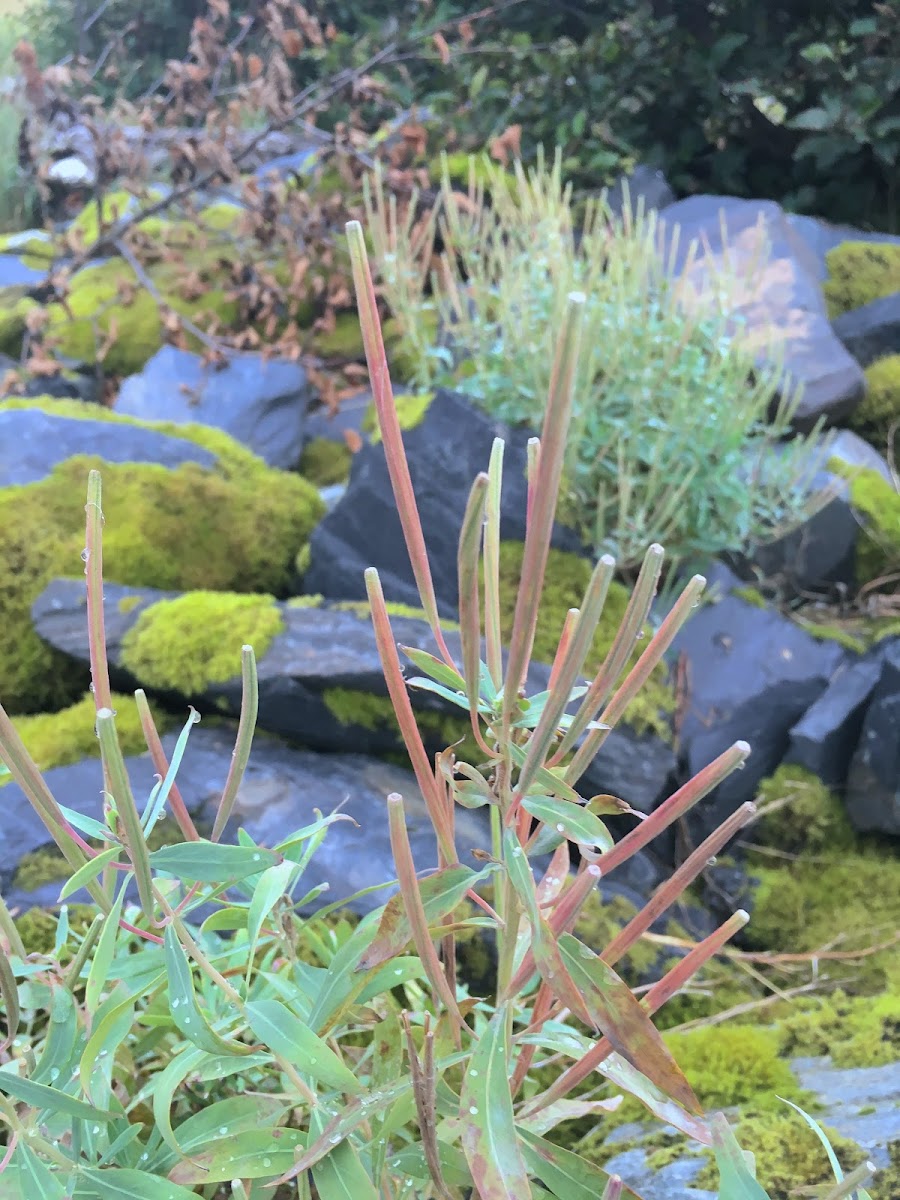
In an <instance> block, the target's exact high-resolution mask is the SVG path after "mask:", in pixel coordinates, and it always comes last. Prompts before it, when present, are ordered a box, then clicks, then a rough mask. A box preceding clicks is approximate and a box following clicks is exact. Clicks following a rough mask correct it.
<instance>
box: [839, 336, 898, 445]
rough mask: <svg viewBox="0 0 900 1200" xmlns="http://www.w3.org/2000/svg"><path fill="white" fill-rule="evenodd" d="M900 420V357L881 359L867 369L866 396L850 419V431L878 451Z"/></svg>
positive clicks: (893, 355) (886, 442)
mask: <svg viewBox="0 0 900 1200" xmlns="http://www.w3.org/2000/svg"><path fill="white" fill-rule="evenodd" d="M898 421H900V354H891V355H888V357H887V358H881V359H879V360H878V362H875V363H872V365H871V366H870V367H869V368H868V369H867V370H866V394H865V396H864V397H863V399H862V402H861V403H860V405H859V406H858V407H857V408H856V409H854V411H853V413H852V415H851V417H850V422H849V423H850V428H851V429H854V430H856V432H857V433H858V434H860V435H861V436H862V437H864V438H866V439H867V440H868V441H869V442H871V443H872V444H873V445H874V446H876V447H877V448H878V449H879V450H882V451H884V449H885V447H886V446H887V445H888V440H889V437H890V432H891V428H892V427H893V426H895V425H896V424H897V422H898Z"/></svg>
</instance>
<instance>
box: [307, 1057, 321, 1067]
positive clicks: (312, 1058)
mask: <svg viewBox="0 0 900 1200" xmlns="http://www.w3.org/2000/svg"><path fill="white" fill-rule="evenodd" d="M309 1061H310V1063H311V1064H312V1065H313V1066H315V1064H316V1063H317V1062H318V1061H319V1060H318V1059H317V1058H316V1056H315V1055H314V1054H313V1055H312V1056H311V1057H310V1060H309Z"/></svg>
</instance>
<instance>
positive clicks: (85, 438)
mask: <svg viewBox="0 0 900 1200" xmlns="http://www.w3.org/2000/svg"><path fill="white" fill-rule="evenodd" d="M90 411H91V409H90V408H88V407H87V406H85V414H86V415H85V416H84V417H68V416H62V415H60V414H58V413H54V412H52V411H45V410H43V409H40V408H22V409H13V408H4V407H3V406H2V404H0V487H8V486H9V485H10V484H26V483H37V482H39V481H40V480H41V479H46V478H47V476H48V475H49V474H50V473H51V472H52V470H53V468H54V467H56V466H58V465H59V464H60V463H62V462H65V461H66V459H68V458H72V457H73V456H74V455H77V454H90V455H97V456H99V457H100V458H103V459H105V460H106V462H110V463H128V462H135V463H158V464H159V465H161V466H164V467H173V468H174V467H179V466H181V465H182V464H183V463H188V462H193V463H198V464H199V465H200V466H202V467H211V466H213V465H214V464H215V461H216V457H215V455H214V454H211V453H210V452H209V451H208V450H205V449H204V448H203V447H201V446H198V445H196V444H195V443H193V442H189V441H187V440H185V439H183V438H179V437H173V436H171V435H169V434H165V433H160V432H158V431H157V430H154V429H141V428H140V427H139V426H133V425H126V424H124V423H122V424H119V423H118V422H112V421H98V420H92V419H91V417H90V415H89V414H90Z"/></svg>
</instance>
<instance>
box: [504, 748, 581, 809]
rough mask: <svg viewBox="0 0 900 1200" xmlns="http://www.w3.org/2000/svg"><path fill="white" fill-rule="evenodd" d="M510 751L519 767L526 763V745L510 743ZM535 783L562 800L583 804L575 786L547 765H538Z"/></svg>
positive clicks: (535, 772)
mask: <svg viewBox="0 0 900 1200" xmlns="http://www.w3.org/2000/svg"><path fill="white" fill-rule="evenodd" d="M508 749H509V753H510V756H511V757H512V760H513V762H514V763H515V764H516V766H518V767H522V766H524V765H525V760H526V757H527V754H526V750H525V748H524V746H517V745H515V743H514V742H511V743H510V744H509V747H508ZM534 783H535V784H536V785H537V786H538V787H539V788H540V789H541V791H543V792H546V793H547V794H548V795H550V796H558V797H559V798H560V799H561V800H569V801H571V802H572V803H573V804H578V805H580V804H581V797H580V796H579V795H578V793H577V792H576V791H575V789H574V788H573V787H570V786H569V784H567V783H566V781H565V780H564V779H563V778H562V777H561V776H560V775H557V774H556V773H555V772H553V771H551V770H549V769H548V768H547V767H537V768H536V769H535V771H534Z"/></svg>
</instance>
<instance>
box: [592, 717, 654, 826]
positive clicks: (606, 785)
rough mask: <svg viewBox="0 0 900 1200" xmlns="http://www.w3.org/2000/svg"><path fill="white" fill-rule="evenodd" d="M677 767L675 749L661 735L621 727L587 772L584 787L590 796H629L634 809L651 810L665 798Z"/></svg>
mask: <svg viewBox="0 0 900 1200" xmlns="http://www.w3.org/2000/svg"><path fill="white" fill-rule="evenodd" d="M677 769H678V758H677V756H676V754H675V751H674V750H673V749H672V747H671V746H669V745H667V744H666V743H665V742H664V741H663V740H662V739H661V738H659V737H656V736H655V735H654V734H644V735H641V734H637V733H635V732H634V731H633V730H630V729H628V728H627V727H626V726H617V727H616V728H615V729H613V730H612V731H611V732H610V734H609V736H608V737H607V739H606V741H605V742H604V743H603V746H602V748H601V750H600V753H599V754H598V755H597V757H596V758H595V759H594V761H593V762H592V763H591V764H590V766H589V767H588V769H587V771H585V773H584V775H583V776H582V778H581V784H580V786H581V788H582V790H583V791H584V793H585V794H586V795H591V796H596V795H599V794H601V793H603V794H607V795H613V796H623V797H624V796H628V797H629V800H628V803H629V804H631V806H632V807H633V808H637V809H639V810H640V811H641V812H643V813H651V812H652V811H653V809H654V808H656V806H657V805H658V804H659V803H660V801H661V800H663V799H664V798H665V791H666V787H667V785H668V784H669V783H670V782H671V781H672V780H673V779H674V778H675V775H676V773H677Z"/></svg>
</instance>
